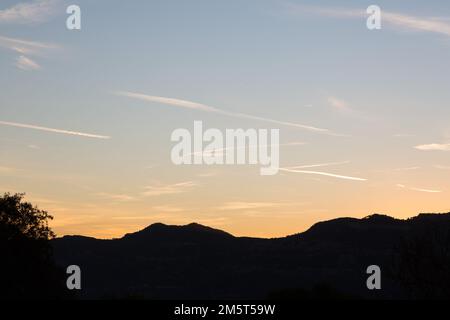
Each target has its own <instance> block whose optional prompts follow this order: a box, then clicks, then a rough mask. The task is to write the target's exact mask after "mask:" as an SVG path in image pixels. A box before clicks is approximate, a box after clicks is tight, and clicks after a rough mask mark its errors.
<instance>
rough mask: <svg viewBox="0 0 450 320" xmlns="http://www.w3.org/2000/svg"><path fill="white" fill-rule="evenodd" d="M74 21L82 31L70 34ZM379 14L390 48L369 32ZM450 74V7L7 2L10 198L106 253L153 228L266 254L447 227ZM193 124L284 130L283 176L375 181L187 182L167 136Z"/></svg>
mask: <svg viewBox="0 0 450 320" xmlns="http://www.w3.org/2000/svg"><path fill="white" fill-rule="evenodd" d="M70 4H78V5H79V6H80V7H81V11H82V29H81V30H80V31H69V30H67V28H66V26H65V20H66V18H67V16H68V15H67V14H66V13H65V9H66V7H67V6H68V5H70ZM371 4H376V5H379V6H380V7H381V9H382V29H381V30H375V31H370V30H368V29H367V28H366V18H367V14H365V9H366V8H367V7H368V6H369V5H371ZM449 57H450V3H447V2H445V1H436V0H435V1H426V2H425V1H339V2H337V1H294V0H292V1H275V0H257V1H250V0H248V1H242V0H240V1H235V0H228V1H211V0H202V1H200V0H196V1H167V0H165V1H132V2H130V1H128V2H127V1H111V0H109V1H106V0H104V1H100V0H96V1H85V0H83V1H76V3H75V2H71V1H65V0H36V1H28V2H25V1H24V2H22V1H9V0H2V1H1V3H0V147H1V148H0V191H1V192H7V191H9V192H26V193H27V196H26V199H27V200H30V201H32V202H33V203H36V204H37V205H38V206H39V207H40V208H42V209H45V210H48V211H49V212H50V213H51V214H52V215H54V217H55V219H54V221H53V222H52V226H53V228H54V230H55V231H56V233H57V234H58V235H60V236H61V235H64V234H83V235H90V236H96V237H102V238H107V237H119V236H122V235H123V234H124V233H126V232H133V231H136V230H138V229H141V228H143V227H145V226H147V225H149V224H151V223H154V222H163V223H168V224H186V223H190V222H193V221H196V222H199V223H202V224H206V225H209V226H212V227H216V228H220V229H223V230H226V231H228V232H231V233H233V234H235V235H247V236H265V237H269V236H281V235H286V234H291V233H296V232H300V231H303V230H305V229H307V228H308V227H309V226H311V225H312V224H314V223H315V222H317V221H321V220H327V219H332V218H336V217H341V216H352V217H364V216H367V215H369V214H372V213H375V212H378V213H385V214H389V215H392V216H395V217H399V218H406V217H410V216H414V215H416V214H418V213H420V212H448V211H450V203H449V199H450V198H449V195H450V124H449V121H450V90H449V89H450V88H449V86H450V61H449ZM131 93H139V94H143V95H146V96H148V99H147V101H146V100H143V99H136V97H135V96H133V94H131ZM153 96H158V97H166V98H171V99H182V100H186V101H190V102H195V103H199V104H203V105H207V106H211V107H214V108H217V109H220V110H224V111H226V112H228V113H232V114H236V113H244V114H247V115H251V116H255V117H262V118H265V119H270V120H276V121H281V122H291V123H297V124H304V125H310V126H313V127H319V128H325V129H328V130H329V132H330V133H333V134H323V133H319V132H315V131H313V130H305V129H302V128H298V127H295V126H291V125H286V124H284V125H283V124H276V123H273V122H272V123H271V122H267V121H259V120H256V119H248V118H247V119H246V118H243V117H233V116H227V115H224V114H220V113H214V112H204V111H202V110H196V109H195V108H194V109H188V108H185V107H183V106H182V105H180V104H178V106H174V105H173V104H168V103H165V102H164V101H162V102H154V101H151V100H152V99H153V98H151V97H153ZM153 100H154V99H153ZM194 120H202V121H203V124H204V126H205V127H209V128H219V129H225V128H231V129H232V128H245V129H247V128H267V129H269V128H279V129H280V143H281V144H290V143H295V144H292V145H286V146H282V147H280V165H281V167H283V168H286V167H295V166H306V167H307V168H303V169H301V170H311V171H319V172H325V173H331V174H335V175H341V176H352V177H359V178H364V179H366V180H365V181H353V180H347V179H342V178H338V177H330V176H323V175H317V174H304V173H298V172H292V170H291V171H280V173H279V174H278V175H275V176H260V175H259V166H187V165H184V166H175V165H173V164H172V162H171V160H170V150H171V148H172V147H173V145H174V143H172V142H171V141H170V135H171V133H172V131H173V130H174V129H177V128H188V129H192V128H193V122H194ZM73 133H78V135H74V134H73Z"/></svg>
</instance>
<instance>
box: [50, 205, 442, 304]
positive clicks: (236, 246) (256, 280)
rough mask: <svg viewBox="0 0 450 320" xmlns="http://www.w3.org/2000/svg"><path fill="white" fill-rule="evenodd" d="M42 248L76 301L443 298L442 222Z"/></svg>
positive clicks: (146, 237)
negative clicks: (74, 279)
mask: <svg viewBox="0 0 450 320" xmlns="http://www.w3.org/2000/svg"><path fill="white" fill-rule="evenodd" d="M52 245H53V248H54V255H55V259H56V261H57V263H58V264H59V265H60V266H62V267H65V266H68V265H72V264H75V265H78V266H80V268H81V270H82V279H83V280H82V287H83V290H81V291H80V292H79V295H80V298H86V299H91V298H128V297H139V298H149V299H260V298H269V297H270V298H283V299H284V298H321V297H330V298H349V297H353V298H364V299H378V298H389V299H391V298H399V299H403V298H442V297H444V298H449V297H450V292H448V290H449V289H446V288H450V279H449V276H450V250H447V249H450V213H446V214H420V215H418V216H417V217H414V218H410V219H407V220H400V219H395V218H392V217H389V216H386V215H380V214H375V215H371V216H368V217H366V218H363V219H356V218H339V219H334V220H330V221H325V222H320V223H317V224H315V225H314V226H312V227H311V228H310V229H309V230H307V231H305V232H303V233H298V234H294V235H290V236H286V237H283V238H273V239H262V238H250V237H235V236H233V235H231V234H229V233H227V232H224V231H221V230H217V229H213V228H210V227H206V226H203V225H200V224H196V223H192V224H189V225H185V226H170V225H164V224H162V223H156V224H152V225H150V226H148V227H147V228H145V229H143V230H141V231H138V232H135V233H129V234H126V235H125V236H123V237H122V238H119V239H112V240H99V239H95V238H89V237H81V236H64V237H62V238H57V239H55V240H52ZM430 261H431V262H430ZM370 265H378V266H379V267H380V268H381V270H382V290H368V289H367V286H366V280H367V278H368V276H369V275H368V274H367V273H366V269H367V267H368V266H370Z"/></svg>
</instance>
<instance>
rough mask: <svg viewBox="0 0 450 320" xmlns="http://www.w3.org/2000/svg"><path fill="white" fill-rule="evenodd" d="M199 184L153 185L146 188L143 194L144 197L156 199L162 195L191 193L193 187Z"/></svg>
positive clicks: (190, 182)
mask: <svg viewBox="0 0 450 320" xmlns="http://www.w3.org/2000/svg"><path fill="white" fill-rule="evenodd" d="M197 185H198V184H197V183H195V182H193V181H186V182H179V183H175V184H170V185H161V184H157V185H152V186H146V187H145V191H144V192H142V195H143V196H147V197H155V196H161V195H168V194H178V193H184V192H188V191H190V190H191V189H192V188H193V187H196V186H197Z"/></svg>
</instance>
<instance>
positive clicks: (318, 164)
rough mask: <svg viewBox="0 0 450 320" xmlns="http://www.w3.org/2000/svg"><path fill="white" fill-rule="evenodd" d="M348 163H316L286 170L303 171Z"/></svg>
mask: <svg viewBox="0 0 450 320" xmlns="http://www.w3.org/2000/svg"><path fill="white" fill-rule="evenodd" d="M347 163H350V161H341V162H328V163H317V164H308V165H302V166H295V167H288V168H286V169H305V168H317V167H327V166H335V165H340V164H347Z"/></svg>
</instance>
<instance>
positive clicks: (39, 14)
mask: <svg viewBox="0 0 450 320" xmlns="http://www.w3.org/2000/svg"><path fill="white" fill-rule="evenodd" d="M58 2H59V1H58V0H34V1H30V2H23V3H18V4H16V5H14V6H12V7H9V8H6V9H3V10H0V23H13V24H30V23H31V24H33V23H41V22H45V21H47V20H48V19H49V18H50V17H51V16H53V15H54V14H55V13H56V5H57V4H58Z"/></svg>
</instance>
